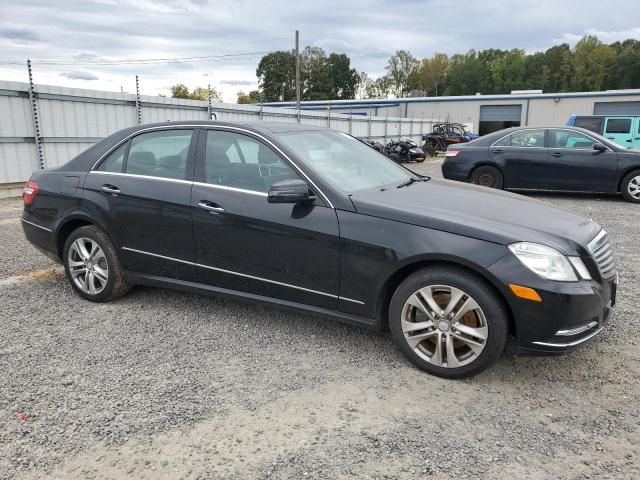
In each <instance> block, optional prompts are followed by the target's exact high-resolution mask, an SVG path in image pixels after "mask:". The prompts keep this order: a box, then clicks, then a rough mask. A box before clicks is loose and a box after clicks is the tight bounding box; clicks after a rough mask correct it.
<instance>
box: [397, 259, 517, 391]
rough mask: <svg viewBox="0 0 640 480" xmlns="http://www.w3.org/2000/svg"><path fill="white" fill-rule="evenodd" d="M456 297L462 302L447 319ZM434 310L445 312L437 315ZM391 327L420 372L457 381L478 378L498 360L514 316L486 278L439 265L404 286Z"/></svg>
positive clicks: (421, 273)
mask: <svg viewBox="0 0 640 480" xmlns="http://www.w3.org/2000/svg"><path fill="white" fill-rule="evenodd" d="M458 295H462V296H458ZM429 296H430V297H431V301H433V302H434V303H432V302H431V301H429V300H427V298H428V297H429ZM452 296H454V298H458V299H459V300H458V301H457V302H456V303H455V304H454V305H453V306H452V310H451V312H450V314H447V310H448V308H449V303H450V300H451V298H452ZM430 305H433V306H434V307H437V308H440V309H441V310H440V312H437V311H436V312H435V315H434V314H433V310H431V311H430V309H431V307H430ZM443 310H444V316H441V312H442V311H443ZM425 312H429V315H430V316H427V314H426V313H425ZM434 320H435V321H434ZM389 328H390V330H391V334H392V335H393V338H394V340H395V342H396V345H398V347H399V348H400V350H401V351H402V353H403V354H404V355H405V356H406V357H407V358H408V359H409V361H411V363H413V364H414V365H415V366H416V367H418V368H419V369H421V370H424V371H425V372H427V373H430V374H432V375H436V376H438V377H443V378H450V379H457V378H466V377H471V376H473V375H476V374H478V373H480V372H482V371H483V370H485V369H487V368H489V367H490V366H492V365H493V364H494V363H495V362H496V361H497V360H498V358H499V357H500V355H501V354H502V351H503V350H504V347H505V344H506V341H507V334H508V317H507V313H506V311H505V307H504V306H503V304H502V302H501V300H500V299H499V298H498V296H497V294H496V293H495V292H494V291H493V290H492V289H491V288H490V287H489V286H488V285H487V284H486V283H485V281H484V280H483V279H482V278H480V277H478V276H477V275H474V274H473V273H469V272H467V271H466V270H463V269H460V268H457V267H455V266H451V267H447V266H438V267H430V268H425V269H422V270H418V271H417V272H415V273H413V274H412V275H410V276H409V277H408V278H407V279H406V280H405V281H403V282H402V283H401V284H400V285H399V286H398V289H397V290H396V292H395V294H394V295H393V297H392V299H391V303H390V305H389ZM482 337H484V338H482ZM438 340H439V342H438ZM438 344H439V345H440V351H439V352H438V351H437V348H438V347H437V345H438ZM451 352H453V355H452V354H451Z"/></svg>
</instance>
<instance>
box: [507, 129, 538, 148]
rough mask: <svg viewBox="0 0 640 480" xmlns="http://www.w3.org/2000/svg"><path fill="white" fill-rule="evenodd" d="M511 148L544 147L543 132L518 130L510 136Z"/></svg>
mask: <svg viewBox="0 0 640 480" xmlns="http://www.w3.org/2000/svg"><path fill="white" fill-rule="evenodd" d="M511 146H512V147H528V148H531V147H544V130H520V131H518V132H513V133H512V134H511Z"/></svg>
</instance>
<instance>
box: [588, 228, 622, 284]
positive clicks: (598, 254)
mask: <svg viewBox="0 0 640 480" xmlns="http://www.w3.org/2000/svg"><path fill="white" fill-rule="evenodd" d="M589 251H590V252H591V255H592V256H593V259H594V260H595V261H596V264H597V265H598V270H600V275H602V278H611V277H613V276H614V275H615V273H616V264H615V262H614V261H613V251H612V250H611V243H609V236H608V235H607V232H605V231H604V230H600V233H599V234H598V235H596V238H594V239H593V240H591V242H590V243H589Z"/></svg>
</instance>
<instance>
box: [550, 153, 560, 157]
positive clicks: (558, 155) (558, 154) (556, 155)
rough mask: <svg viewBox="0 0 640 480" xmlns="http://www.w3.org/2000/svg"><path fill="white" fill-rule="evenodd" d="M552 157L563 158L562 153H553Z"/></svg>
mask: <svg viewBox="0 0 640 480" xmlns="http://www.w3.org/2000/svg"><path fill="white" fill-rule="evenodd" d="M551 156H552V157H561V156H562V153H560V152H553V153H552V154H551Z"/></svg>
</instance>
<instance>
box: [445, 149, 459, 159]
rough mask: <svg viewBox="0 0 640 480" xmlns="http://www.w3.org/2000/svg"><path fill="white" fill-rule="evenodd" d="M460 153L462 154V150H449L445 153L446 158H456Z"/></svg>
mask: <svg viewBox="0 0 640 480" xmlns="http://www.w3.org/2000/svg"><path fill="white" fill-rule="evenodd" d="M459 153H460V150H447V151H446V152H444V156H445V157H455V156H456V155H458V154H459Z"/></svg>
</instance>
